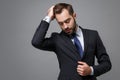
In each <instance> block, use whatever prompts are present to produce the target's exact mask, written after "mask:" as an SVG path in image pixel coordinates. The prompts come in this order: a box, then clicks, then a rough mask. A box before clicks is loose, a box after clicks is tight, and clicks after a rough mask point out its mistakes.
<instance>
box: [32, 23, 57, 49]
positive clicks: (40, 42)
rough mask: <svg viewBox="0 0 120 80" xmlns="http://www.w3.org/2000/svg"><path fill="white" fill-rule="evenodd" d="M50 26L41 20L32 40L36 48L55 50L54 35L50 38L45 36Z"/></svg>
mask: <svg viewBox="0 0 120 80" xmlns="http://www.w3.org/2000/svg"><path fill="white" fill-rule="evenodd" d="M48 28H49V23H47V22H45V21H41V23H40V25H39V26H38V28H37V30H36V32H35V34H34V36H33V39H32V41H31V43H32V45H33V46H34V47H35V48H38V49H41V50H48V51H54V50H55V47H54V39H53V35H52V36H51V37H50V38H45V36H46V33H47V30H48Z"/></svg>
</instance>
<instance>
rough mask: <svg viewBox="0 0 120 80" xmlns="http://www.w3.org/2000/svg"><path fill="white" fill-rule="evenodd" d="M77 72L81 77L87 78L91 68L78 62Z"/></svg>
mask: <svg viewBox="0 0 120 80" xmlns="http://www.w3.org/2000/svg"><path fill="white" fill-rule="evenodd" d="M77 72H78V74H79V75H81V76H87V75H89V74H90V73H91V71H90V66H89V65H88V64H86V63H85V62H81V61H78V66H77Z"/></svg>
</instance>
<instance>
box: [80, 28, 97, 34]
mask: <svg viewBox="0 0 120 80" xmlns="http://www.w3.org/2000/svg"><path fill="white" fill-rule="evenodd" d="M82 31H83V32H87V33H98V31H97V30H93V29H86V28H82Z"/></svg>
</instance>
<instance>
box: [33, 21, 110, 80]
mask: <svg viewBox="0 0 120 80" xmlns="http://www.w3.org/2000/svg"><path fill="white" fill-rule="evenodd" d="M48 28H49V23H47V22H45V21H41V23H40V25H39V26H38V28H37V30H36V32H35V34H34V36H33V39H32V45H33V46H34V47H36V48H38V49H41V50H47V51H53V52H55V53H56V55H57V58H58V62H59V68H60V74H59V77H58V80H96V77H97V76H99V75H101V74H103V73H105V72H107V71H109V70H110V69H111V62H110V59H109V56H108V54H107V53H106V50H105V47H104V45H103V43H102V41H101V39H100V37H99V35H98V32H97V31H94V30H88V29H83V28H81V27H80V28H81V29H82V32H83V37H84V55H83V57H82V58H81V57H80V55H79V53H78V51H77V49H76V48H75V46H74V44H73V42H72V41H71V38H70V37H69V36H68V35H67V34H66V33H64V32H61V33H52V35H51V36H50V37H49V38H46V37H45V35H46V33H47V30H48ZM95 56H96V58H97V61H98V65H95ZM78 61H83V62H86V63H87V64H88V65H89V66H92V67H93V69H94V75H92V76H91V75H89V76H84V77H83V76H80V75H79V74H78V73H77V70H76V68H77V65H78V64H77V62H78Z"/></svg>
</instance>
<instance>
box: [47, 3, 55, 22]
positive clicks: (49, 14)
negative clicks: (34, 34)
mask: <svg viewBox="0 0 120 80" xmlns="http://www.w3.org/2000/svg"><path fill="white" fill-rule="evenodd" d="M53 8H54V5H53V6H52V7H50V8H49V9H48V12H47V15H48V16H49V17H50V18H51V20H53V19H54V12H53Z"/></svg>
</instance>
